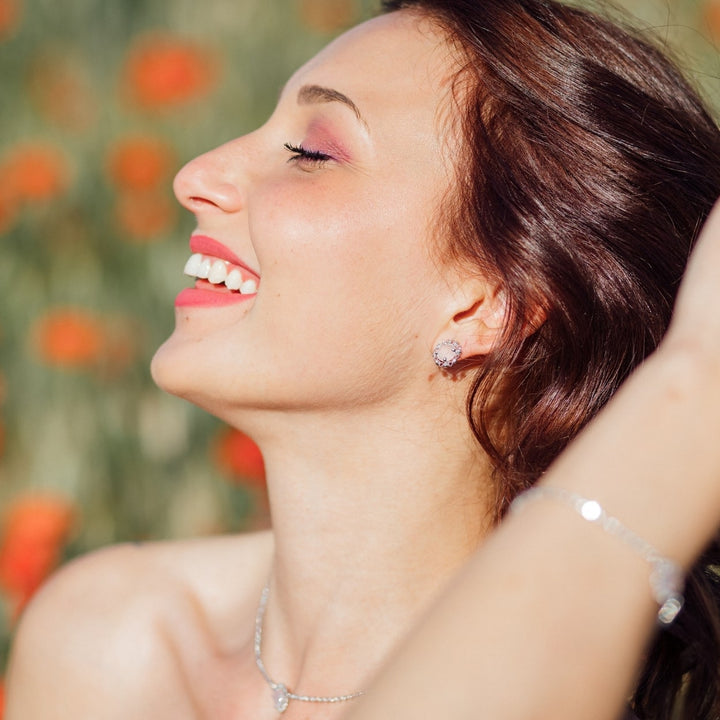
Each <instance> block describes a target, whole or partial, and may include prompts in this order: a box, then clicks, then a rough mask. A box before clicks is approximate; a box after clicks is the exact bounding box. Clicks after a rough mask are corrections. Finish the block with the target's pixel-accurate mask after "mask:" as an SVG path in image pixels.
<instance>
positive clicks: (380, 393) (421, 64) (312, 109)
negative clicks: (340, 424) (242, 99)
mask: <svg viewBox="0 0 720 720" xmlns="http://www.w3.org/2000/svg"><path fill="white" fill-rule="evenodd" d="M452 72H453V64H452V60H451V57H450V55H449V51H448V48H447V46H446V44H445V43H444V42H443V40H442V38H441V37H440V35H439V34H437V33H435V32H433V31H432V30H431V29H430V26H429V23H427V22H421V21H419V20H418V19H417V17H416V16H414V15H412V14H410V13H407V12H405V11H403V12H399V13H393V14H390V15H386V16H382V17H379V18H376V19H374V20H371V21H369V22H367V23H364V24H363V25H360V26H358V27H356V28H354V29H353V30H351V31H350V32H348V33H346V34H345V35H343V36H341V37H340V38H338V39H337V40H336V41H335V42H333V43H332V44H331V45H330V46H328V47H327V48H326V49H325V50H323V51H322V52H321V53H320V54H319V55H317V56H316V57H315V58H313V59H312V60H311V61H310V62H308V63H307V64H306V65H305V66H304V67H302V68H301V69H300V70H299V71H298V72H297V73H295V75H294V76H293V77H292V78H291V80H290V81H289V83H288V84H287V86H286V87H285V89H284V90H283V92H282V95H281V97H280V100H279V103H278V106H277V108H276V110H275V112H274V113H273V115H272V117H271V118H270V119H269V121H268V122H267V123H266V124H265V125H264V126H263V127H261V128H260V129H258V130H257V131H255V132H253V133H252V134H250V135H247V136H245V137H241V138H238V139H237V140H233V141H231V142H229V143H227V144H225V145H223V146H221V147H219V148H217V149H215V150H213V151H211V152H209V153H207V154H205V155H202V156H201V157H199V158H196V159H195V160H193V161H192V162H190V163H189V164H188V165H186V166H185V167H184V168H183V169H182V170H181V171H180V173H179V174H178V176H177V178H176V180H175V192H176V194H177V196H178V199H179V200H180V202H181V203H182V204H183V205H184V206H185V207H186V208H187V209H189V210H190V211H191V212H193V213H194V214H195V216H196V218H197V229H196V231H195V232H194V233H193V237H192V238H191V245H192V246H193V249H194V250H195V251H196V252H197V253H198V254H200V255H202V256H203V257H202V260H209V261H210V264H214V263H215V262H216V260H217V258H220V259H221V260H222V259H224V260H227V259H229V258H230V257H234V258H236V259H239V260H240V261H241V263H242V265H243V266H244V267H241V268H240V276H239V278H238V275H237V274H235V276H234V277H235V278H236V279H238V281H239V282H246V281H248V280H251V281H252V280H254V281H255V284H256V285H257V292H253V283H252V282H250V283H248V284H246V285H245V288H244V289H245V290H246V291H247V292H246V293H245V294H241V293H238V292H233V293H231V292H230V291H229V290H228V289H227V287H226V286H225V285H212V284H211V283H210V282H208V281H198V282H197V283H196V285H195V286H194V289H192V290H190V291H184V292H183V293H181V295H180V296H179V297H178V301H177V302H176V328H175V331H174V333H173V334H172V336H171V337H170V339H169V340H167V342H166V343H165V344H164V345H163V346H162V347H161V348H160V350H159V351H158V353H157V355H156V357H155V359H154V361H153V374H154V377H155V379H156V381H157V382H158V384H159V385H160V386H161V387H164V388H165V389H166V390H168V391H170V392H172V393H175V394H178V395H181V396H184V397H187V398H188V399H190V400H192V401H193V402H196V403H197V404H199V405H201V406H203V407H206V408H207V409H209V410H211V411H212V412H214V413H216V414H218V415H219V416H221V417H224V418H225V419H227V420H230V421H232V420H233V418H234V417H235V413H236V412H237V411H240V410H247V409H249V408H279V409H323V408H338V409H340V408H343V407H346V406H348V407H350V406H355V407H357V406H358V405H359V404H362V403H372V402H378V401H387V400H390V399H391V398H393V397H395V396H397V394H398V393H400V394H402V393H405V394H411V393H413V392H415V390H416V389H417V388H415V387H414V386H415V384H416V383H419V382H420V381H422V382H424V383H427V378H428V375H429V374H430V373H431V371H432V368H433V367H434V366H433V365H432V359H431V354H430V353H431V349H432V346H433V344H434V343H435V342H436V341H437V333H438V331H439V328H440V325H439V323H440V322H441V320H443V319H444V314H445V311H446V308H447V304H448V297H449V296H450V295H451V293H452V288H451V287H449V283H448V280H447V270H446V269H443V268H442V267H441V266H440V265H439V263H438V262H437V261H436V259H435V258H436V255H435V256H434V255H433V252H434V251H435V250H436V249H437V247H438V245H441V243H442V238H437V237H435V236H434V220H435V217H436V214H437V211H438V207H439V205H440V202H441V200H442V199H443V196H444V194H445V192H446V190H447V188H448V187H449V182H450V178H451V174H452V162H453V158H452V157H451V155H452V152H453V147H454V144H453V142H450V141H449V139H448V137H447V133H446V132H445V130H444V129H443V125H444V120H445V116H446V113H444V112H443V111H444V110H445V109H446V108H447V107H448V92H449V82H450V79H451V74H452ZM218 244H219V245H218ZM228 253H231V254H232V255H229V254H228ZM188 255H190V252H189V253H188ZM200 261H201V258H197V262H198V263H200ZM237 264H238V263H237V262H235V263H231V264H230V265H229V266H226V269H227V270H228V271H231V270H233V269H234V267H233V266H234V265H237ZM222 265H223V263H221V264H220V266H218V267H217V268H216V272H217V273H218V277H222V275H223V269H222ZM215 279H217V278H215ZM190 282H191V281H190V280H189V284H190ZM230 284H231V285H232V284H233V283H232V282H231V283H230ZM235 285H237V283H235Z"/></svg>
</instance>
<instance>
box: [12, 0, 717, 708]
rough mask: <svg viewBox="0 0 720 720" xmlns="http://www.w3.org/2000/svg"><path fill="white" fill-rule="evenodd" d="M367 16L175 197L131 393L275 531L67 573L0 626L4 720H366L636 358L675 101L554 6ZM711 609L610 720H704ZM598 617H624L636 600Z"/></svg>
mask: <svg viewBox="0 0 720 720" xmlns="http://www.w3.org/2000/svg"><path fill="white" fill-rule="evenodd" d="M387 9H388V10H389V11H390V12H388V13H387V14H385V15H383V16H381V17H379V18H376V19H374V20H372V21H370V22H368V23H365V24H363V25H361V26H359V27H357V28H355V29H353V30H351V31H350V32H348V33H346V34H345V35H343V36H342V37H341V38H339V39H338V40H337V41H335V42H334V43H332V44H331V45H330V46H329V47H328V48H326V49H325V50H324V51H323V52H321V53H320V54H319V55H318V56H317V57H315V58H314V59H313V60H311V61H310V62H309V63H307V64H306V65H305V66H304V67H303V68H301V69H300V70H299V71H298V72H297V73H296V74H295V75H294V76H293V78H292V79H291V80H290V81H289V83H288V85H287V86H286V88H285V89H284V91H283V93H282V95H281V98H280V101H279V103H278V107H277V109H276V111H275V112H274V114H273V115H272V117H271V118H270V120H269V121H268V122H267V123H266V124H265V125H264V126H263V127H262V128H260V129H259V130H257V131H256V132H254V133H252V134H251V135H248V136H246V137H243V138H239V139H237V140H234V141H232V142H230V143H228V144H226V145H224V146H222V147H220V148H218V149H216V150H214V151H212V152H210V153H208V154H206V155H203V156H202V157H200V158H198V159H196V160H194V161H193V162H191V163H190V164H189V165H187V166H186V167H185V168H184V169H183V170H182V171H181V172H180V174H179V175H178V177H177V179H176V183H175V189H176V193H177V195H178V198H179V200H180V202H181V203H182V204H183V205H184V206H185V207H186V208H187V209H189V210H190V211H192V212H193V213H195V215H196V218H197V229H196V231H195V233H193V236H192V238H191V240H190V247H191V252H192V257H191V259H190V261H189V262H188V266H187V268H186V270H187V272H188V273H189V274H191V275H193V276H197V277H198V280H197V281H196V283H195V285H194V287H192V288H189V289H188V290H186V291H184V292H183V293H181V295H180V296H179V297H178V299H177V301H176V329H175V332H174V333H173V335H172V336H171V338H170V339H169V340H168V341H167V342H166V343H165V345H163V347H162V348H161V349H160V350H159V351H158V353H157V355H156V357H155V360H154V363H153V373H154V377H155V379H156V381H157V382H158V384H159V385H160V386H161V387H163V388H164V389H166V390H167V391H169V392H172V393H174V394H176V395H179V396H182V397H185V398H187V399H189V400H191V401H192V402H194V403H196V404H198V405H200V406H201V407H204V408H206V409H207V410H209V411H210V412H212V413H214V414H216V415H217V416H219V417H221V418H222V419H223V420H225V421H226V422H228V423H230V424H232V425H234V426H236V427H239V428H242V429H243V430H244V431H245V432H248V433H249V434H250V435H252V436H253V438H254V439H255V440H256V441H257V442H258V444H259V445H260V447H261V448H262V450H263V454H264V457H265V461H266V468H267V475H268V488H269V493H270V502H271V508H272V517H273V532H272V533H271V534H270V533H266V534H260V535H254V536H246V537H239V538H215V539H209V540H203V541H189V542H184V543H173V544H160V545H153V546H145V547H122V548H115V549H111V550H108V551H104V552H101V553H98V554H96V555H94V556H91V557H89V558H85V559H83V560H81V561H79V562H76V563H74V564H73V565H72V566H70V567H68V568H67V569H65V570H64V571H63V572H62V573H60V574H59V575H58V577H57V578H56V579H55V580H54V581H53V582H52V583H50V584H49V585H48V586H47V588H46V589H45V591H44V592H43V593H41V594H40V595H39V596H38V598H37V600H36V601H35V602H34V603H33V605H32V606H31V608H30V609H29V611H28V613H27V616H26V618H25V620H24V622H23V624H22V627H21V630H20V633H19V636H18V640H17V643H16V648H15V651H14V657H13V660H12V667H11V671H10V691H9V700H8V706H9V708H8V714H9V718H10V720H17V718H22V719H23V720H33V719H34V718H43V719H44V720H48V719H51V718H54V717H58V718H60V717H62V718H67V717H74V718H85V717H87V718H115V717H118V718H123V719H124V718H127V717H133V718H145V717H147V718H153V719H154V720H158V719H160V720H162V718H165V717H167V718H172V719H173V720H183V718H217V719H218V720H223V719H225V718H227V720H231V719H234V718H256V719H258V720H262V718H273V717H277V716H278V713H279V712H284V713H285V717H288V718H300V717H307V716H308V715H311V716H312V717H313V718H319V719H323V718H328V719H332V718H336V717H342V716H343V714H345V713H346V712H348V711H349V710H351V709H352V708H353V707H354V706H357V711H358V712H360V713H362V712H370V711H369V710H364V708H373V703H381V707H382V703H383V701H384V700H383V698H384V697H386V695H387V696H388V697H390V695H389V694H387V691H382V690H381V691H380V692H379V693H378V694H376V695H375V697H373V695H372V694H369V695H368V697H367V698H361V697H360V696H361V695H362V694H363V693H364V691H365V690H366V689H367V688H368V687H369V685H370V683H371V681H372V678H373V677H374V676H376V675H377V674H378V672H379V669H380V668H381V667H382V665H383V663H384V662H385V661H386V659H387V657H388V656H389V654H390V652H391V650H392V648H393V647H395V646H396V645H397V644H398V643H399V642H400V641H401V639H402V638H403V637H404V636H405V635H406V634H407V633H408V631H409V630H410V629H411V628H412V627H413V625H414V624H415V622H416V621H417V620H418V619H419V618H420V617H421V616H422V615H423V614H424V612H425V611H426V610H427V608H428V607H429V606H430V605H431V602H432V600H433V598H435V597H436V596H438V594H440V593H441V591H442V590H443V589H444V588H445V587H446V586H447V584H448V581H449V579H450V578H451V577H452V576H453V575H454V574H455V573H456V572H457V571H458V569H459V568H460V567H461V566H463V565H464V564H465V563H466V562H467V560H468V558H469V557H470V556H471V555H472V554H473V553H474V552H475V551H476V550H477V548H478V547H479V546H481V545H483V541H484V539H485V538H486V536H487V535H488V533H489V531H490V530H491V528H492V527H493V525H494V524H495V523H496V522H497V521H498V519H499V518H500V517H501V516H502V515H503V514H504V513H505V511H506V510H507V507H508V504H509V502H510V501H511V499H512V498H513V497H514V496H516V495H517V494H518V492H520V491H521V490H523V489H525V488H527V487H529V486H530V485H531V484H532V483H533V482H535V481H536V480H537V479H538V478H539V476H540V475H541V474H542V473H543V472H544V471H545V470H546V469H547V468H548V466H549V464H550V462H551V461H552V460H553V459H554V458H555V457H556V456H557V455H558V454H559V453H560V452H561V451H562V449H563V448H564V447H565V445H566V444H567V443H568V441H569V440H570V439H571V438H572V437H573V436H574V435H575V434H576V433H577V432H578V431H579V430H580V429H581V428H582V427H583V426H584V425H585V424H586V423H587V422H588V421H589V420H590V419H591V418H592V417H593V415H594V414H595V413H596V412H597V411H598V410H599V409H600V408H601V407H602V406H603V405H604V403H605V402H606V401H607V400H608V398H609V397H610V396H611V395H612V394H613V392H614V391H615V389H616V388H617V387H618V385H619V384H620V383H621V382H622V381H623V380H624V379H625V377H626V376H627V375H628V374H629V373H630V371H631V370H632V368H633V367H634V366H635V365H636V364H637V363H639V362H640V361H641V360H642V359H643V358H644V357H645V356H646V355H648V354H649V353H650V352H651V351H652V350H653V348H654V347H655V346H656V345H657V344H658V342H659V341H660V338H661V337H662V335H663V333H664V331H665V329H666V327H667V323H668V321H669V315H670V309H671V307H672V304H673V298H674V295H675V292H676V289H677V286H678V283H679V279H680V276H681V274H682V270H683V267H684V262H685V259H686V258H687V255H688V253H689V249H690V247H691V245H692V243H693V241H694V239H695V236H696V235H697V233H698V231H699V228H700V226H701V224H702V222H703V221H704V219H705V218H706V216H707V215H708V213H709V211H710V207H711V205H712V202H713V200H714V198H715V197H716V196H717V195H718V194H720V162H719V161H720V133H718V130H717V128H716V126H715V124H714V123H713V122H712V120H711V119H710V118H709V116H708V115H707V113H706V112H705V110H704V109H703V107H702V104H701V103H700V102H699V101H698V100H697V98H696V97H695V95H694V93H693V92H692V91H691V90H690V89H689V88H688V87H687V85H686V84H685V83H684V81H683V80H682V79H681V78H680V77H679V75H678V74H677V73H676V72H675V70H674V69H673V68H672V67H671V66H670V65H669V64H668V63H667V61H666V60H664V58H663V57H662V56H661V55H660V54H659V53H657V52H656V51H655V50H653V49H652V48H650V47H649V46H648V45H646V44H645V43H643V42H640V41H638V40H635V39H632V38H630V37H629V36H627V35H626V34H624V33H623V32H621V31H620V30H618V29H617V28H616V27H615V26H613V25H610V24H608V23H606V22H604V21H602V20H599V19H597V18H595V17H594V16H592V15H587V14H585V13H581V12H580V11H577V10H571V9H569V8H566V7H563V6H560V5H556V4H554V3H550V2H539V1H535V0H514V1H509V0H486V1H485V2H483V3H468V2H462V1H461V0H455V1H445V2H437V3H433V2H431V1H429V0H428V1H426V2H424V1H418V2H397V3H390V4H389V5H388V8H387ZM433 359H434V362H433ZM466 407H467V409H468V410H469V414H470V423H468V418H467V417H466ZM478 441H479V442H478ZM600 444H601V445H602V449H603V452H604V453H608V452H609V453H612V452H613V448H612V446H608V445H603V443H602V438H601V441H600ZM591 445H592V444H591ZM609 487H613V485H612V483H610V485H609ZM611 499H612V498H611ZM526 512H527V515H526V517H527V518H530V519H532V517H534V515H533V511H532V510H531V509H530V508H528V510H527V511H526ZM558 515H560V516H561V515H562V512H561V511H560V512H559V513H555V514H554V515H553V514H551V515H549V517H551V518H556V519H557V518H558ZM631 516H632V515H631ZM519 522H520V520H514V521H512V522H511V523H510V524H509V527H510V528H511V529H512V527H513V526H515V527H516V526H517V525H518V523H519ZM562 523H563V521H562V519H558V524H559V526H562ZM530 527H532V523H530ZM642 529H643V528H642V527H639V528H635V530H636V531H637V532H641V531H642ZM647 529H648V530H649V533H648V536H649V537H650V538H651V540H652V539H654V538H653V532H652V530H653V528H652V527H649V528H647ZM516 532H517V531H516ZM498 537H500V538H502V537H503V535H502V534H501V533H500V534H498ZM602 540H603V541H605V538H604V537H603V538H602ZM591 544H592V541H591ZM493 547H496V546H493V544H492V543H488V548H489V549H488V553H489V554H486V555H483V550H482V548H481V550H480V554H479V555H478V557H480V558H482V557H490V558H493V557H497V550H493ZM501 547H502V545H501ZM670 549H672V545H670ZM493 552H494V553H495V555H493ZM599 552H600V551H599V550H598V553H599ZM665 552H669V550H668V549H665ZM629 555H630V556H632V553H629ZM691 555H692V553H689V554H688V556H687V557H685V556H683V558H679V560H681V561H683V560H687V559H688V558H689V557H690V556H691ZM620 556H622V557H624V555H623V553H622V552H619V553H618V557H615V556H613V559H614V560H616V561H617V567H618V571H619V572H620V573H621V576H623V577H624V575H622V573H623V572H625V571H626V570H627V569H628V566H627V564H628V563H630V564H631V565H632V567H633V568H634V570H635V571H637V568H635V565H633V563H635V562H637V558H635V557H632V558H631V559H630V560H623V559H621V557H620ZM508 557H509V558H512V557H513V556H512V554H509V555H508ZM712 558H714V555H713V556H712V557H710V556H709V558H708V560H707V561H704V562H705V564H707V562H709V561H710V560H711V559H712ZM473 562H475V561H473ZM539 566H540V567H542V562H541V561H540V565H539ZM703 567H704V566H703ZM589 568H590V570H594V569H595V568H594V566H593V565H592V564H591V565H589ZM488 577H489V578H493V572H492V567H491V568H490V569H489V570H488ZM268 578H269V580H268ZM580 580H581V579H579V582H580ZM266 583H267V584H266ZM580 584H581V583H580ZM709 586H710V580H708V579H705V576H704V574H703V571H702V569H699V570H698V571H697V573H696V574H695V575H693V576H692V577H691V578H690V582H689V584H688V589H687V591H686V596H687V599H686V607H685V609H684V610H683V611H682V613H681V615H680V616H679V617H678V619H677V621H676V623H675V624H674V626H672V627H673V630H672V632H674V634H672V635H671V634H669V633H665V634H664V635H663V636H662V637H661V638H659V640H658V643H657V645H656V647H655V649H653V651H652V652H651V653H650V654H649V656H648V664H647V668H646V671H645V673H644V675H643V676H642V678H641V679H640V682H639V684H638V687H637V692H636V694H635V698H634V700H633V705H634V708H635V710H636V712H637V714H638V715H639V716H640V717H658V718H666V717H669V716H670V713H671V711H672V707H673V705H674V704H675V703H676V702H680V701H681V700H682V702H684V703H685V705H686V709H685V711H684V712H685V717H687V718H690V717H693V718H702V717H707V718H709V717H712V714H713V712H717V682H716V680H717V672H718V666H719V664H720V663H719V661H718V656H717V630H716V624H717V617H718V610H717V604H716V600H715V599H714V598H713V597H712V595H711V592H710V591H711V588H710V587H709ZM499 587H502V586H499ZM603 592H605V593H608V592H609V590H608V589H607V588H603ZM489 596H490V597H494V598H497V595H496V594H493V593H492V592H490V593H489ZM638 596H639V597H640V598H641V599H640V601H638ZM607 597H608V602H609V605H610V607H615V606H616V605H617V604H620V605H622V604H621V603H619V601H620V600H625V601H627V602H628V603H630V604H632V603H637V602H639V603H640V604H641V605H642V607H643V608H645V612H646V610H647V608H646V606H645V604H646V602H647V601H646V599H645V591H644V590H643V589H641V588H639V587H637V586H635V585H630V586H626V585H622V586H621V587H620V589H619V590H618V592H617V593H615V594H613V593H612V592H609V595H607ZM643 603H645V604H643ZM608 614H610V613H608ZM646 614H647V613H646ZM60 617H62V622H61V623H58V618H60ZM520 626H521V627H522V624H521V623H520ZM643 628H644V626H643ZM710 631H713V632H715V635H712V634H709V633H710ZM638 632H640V631H638ZM421 637H422V636H421ZM638 637H640V638H642V637H644V634H643V633H642V632H640V635H638ZM703 638H705V643H704V644H703ZM639 642H640V640H638V639H637V638H633V639H632V643H630V644H631V645H632V647H633V648H635V647H637V645H638V643H639ZM510 647H512V645H510ZM502 648H503V642H502V638H500V639H497V642H496V644H494V645H491V646H489V647H487V648H484V651H485V650H486V654H485V657H490V658H492V657H494V656H495V655H496V654H498V653H500V654H502V652H503V649H502ZM430 656H431V657H430V660H433V661H435V660H437V658H438V657H439V656H438V652H437V651H433V650H432V649H431V650H430ZM548 666H549V667H550V666H552V654H551V655H550V658H549V661H548ZM400 667H401V668H402V665H401V666H400ZM500 667H502V665H500ZM631 669H632V668H631V667H630V666H629V665H627V663H626V666H624V669H623V671H622V673H621V676H622V677H623V678H626V677H627V676H628V674H629V672H630V671H631ZM544 671H545V668H542V667H540V668H539V675H540V676H542V675H543V672H544ZM391 677H395V676H391ZM505 678H506V682H505V686H507V687H512V677H509V676H508V675H506V676H505ZM493 679H494V680H497V679H498V678H497V677H496V676H493ZM38 687H42V688H43V693H42V694H40V693H39V692H36V691H35V688H38ZM402 687H407V685H402ZM288 688H289V689H290V690H288ZM431 690H432V688H431ZM488 692H489V694H488V695H487V696H486V697H488V698H489V697H491V695H492V692H491V691H488ZM681 696H682V697H681ZM413 697H417V698H423V697H424V695H423V694H422V693H419V691H418V688H415V691H414V692H413ZM436 697H440V698H443V697H444V695H443V692H442V687H440V688H438V693H436ZM528 697H529V698H530V699H532V695H528ZM365 701H367V704H365V705H364V704H363V703H364V702H365ZM450 701H451V698H447V702H448V706H447V707H448V713H450V707H451V705H452V703H451V702H450ZM443 702H445V701H443ZM375 707H376V709H377V706H375ZM442 707H445V705H443V706H442ZM378 712H380V711H378ZM373 716H374V715H373ZM393 716H397V715H393ZM433 716H434V717H437V716H438V714H437V713H436V714H434V715H433ZM450 716H451V715H450V714H448V717H450ZM490 716H492V715H490ZM540 716H541V717H549V715H540ZM557 717H561V716H560V715H558V716H557Z"/></svg>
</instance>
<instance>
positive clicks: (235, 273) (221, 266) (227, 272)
mask: <svg viewBox="0 0 720 720" xmlns="http://www.w3.org/2000/svg"><path fill="white" fill-rule="evenodd" d="M183 272H184V273H185V275H190V277H196V278H200V279H201V280H207V281H208V282H211V283H212V284H213V285H221V284H222V283H225V287H227V288H228V289H229V290H239V291H240V293H242V294H243V295H252V294H253V293H256V292H257V281H255V280H254V279H253V278H249V279H247V280H243V276H242V273H241V272H240V269H239V268H237V267H235V266H234V265H232V264H231V263H228V262H225V261H224V260H219V259H217V258H212V257H207V256H205V255H202V254H201V253H195V254H194V255H191V256H190V259H189V260H188V261H187V262H186V263H185V270H184V271H183Z"/></svg>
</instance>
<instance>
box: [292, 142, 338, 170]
mask: <svg viewBox="0 0 720 720" xmlns="http://www.w3.org/2000/svg"><path fill="white" fill-rule="evenodd" d="M285 149H286V150H287V151H288V152H290V153H291V154H292V157H290V159H289V160H288V162H297V163H307V164H311V165H322V164H323V163H326V162H327V161H328V160H332V159H333V158H332V157H331V156H330V155H328V154H327V153H324V152H320V151H319V150H308V149H307V148H304V147H303V146H302V145H291V144H290V143H285Z"/></svg>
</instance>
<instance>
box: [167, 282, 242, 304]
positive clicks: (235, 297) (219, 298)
mask: <svg viewBox="0 0 720 720" xmlns="http://www.w3.org/2000/svg"><path fill="white" fill-rule="evenodd" d="M201 283H202V285H201ZM208 286H209V287H208ZM254 297H255V295H242V294H241V293H238V292H232V291H230V290H228V289H227V288H226V289H225V290H221V289H218V287H217V286H215V285H212V284H211V283H208V282H206V281H204V280H198V281H197V283H195V287H191V288H185V289H184V290H181V291H180V294H179V295H178V296H177V297H176V298H175V307H179V308H180V307H218V306H225V305H236V304H237V303H241V302H247V301H248V300H252V299H254Z"/></svg>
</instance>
